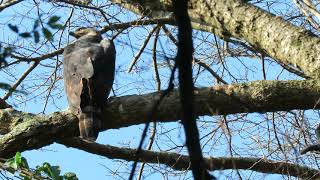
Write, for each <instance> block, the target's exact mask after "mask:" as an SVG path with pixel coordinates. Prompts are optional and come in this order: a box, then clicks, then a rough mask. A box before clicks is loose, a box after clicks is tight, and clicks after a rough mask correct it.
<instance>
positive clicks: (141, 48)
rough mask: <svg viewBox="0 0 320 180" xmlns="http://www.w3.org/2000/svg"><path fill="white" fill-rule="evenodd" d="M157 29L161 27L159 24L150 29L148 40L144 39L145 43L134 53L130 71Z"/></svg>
mask: <svg viewBox="0 0 320 180" xmlns="http://www.w3.org/2000/svg"><path fill="white" fill-rule="evenodd" d="M157 29H159V26H156V27H154V28H153V29H152V30H151V31H150V33H149V34H148V36H147V38H146V40H145V41H144V43H143V44H142V46H141V47H140V49H139V51H138V52H137V54H136V55H134V57H133V60H132V61H131V64H130V66H129V68H128V73H129V72H131V70H132V68H133V66H134V65H135V64H136V63H137V61H138V59H139V57H140V56H141V54H142V52H143V51H144V49H145V48H146V46H147V44H148V42H149V40H150V38H151V36H152V35H153V33H154V32H155V31H156V30H157Z"/></svg>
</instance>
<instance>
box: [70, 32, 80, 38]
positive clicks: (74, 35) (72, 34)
mask: <svg viewBox="0 0 320 180" xmlns="http://www.w3.org/2000/svg"><path fill="white" fill-rule="evenodd" d="M69 35H70V36H73V37H75V38H79V36H78V35H77V34H76V33H75V32H69Z"/></svg>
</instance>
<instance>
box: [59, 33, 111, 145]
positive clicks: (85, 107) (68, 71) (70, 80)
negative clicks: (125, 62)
mask: <svg viewBox="0 0 320 180" xmlns="http://www.w3.org/2000/svg"><path fill="white" fill-rule="evenodd" d="M70 35H72V36H74V37H76V38H77V40H76V41H75V42H74V43H71V44H70V45H68V46H67V47H66V48H65V50H64V53H63V56H64V61H63V67H64V69H63V76H64V86H65V91H66V94H67V99H68V102H69V109H70V110H71V111H72V112H73V113H74V114H76V115H77V116H78V119H79V131H80V137H82V138H83V139H87V140H90V141H95V140H96V138H97V137H98V133H99V129H100V128H101V118H102V117H101V112H102V108H103V106H104V104H105V102H106V99H107V97H108V96H109V93H110V90H111V88H112V84H113V80H114V71H115V56H116V50H115V46H114V44H113V42H112V41H110V40H106V39H104V40H102V36H101V34H100V32H98V31H96V30H94V29H91V28H79V29H78V30H76V31H75V32H73V33H70Z"/></svg>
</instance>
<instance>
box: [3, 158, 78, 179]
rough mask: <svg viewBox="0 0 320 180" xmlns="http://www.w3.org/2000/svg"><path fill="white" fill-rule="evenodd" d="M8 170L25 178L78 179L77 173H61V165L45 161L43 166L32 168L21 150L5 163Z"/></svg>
mask: <svg viewBox="0 0 320 180" xmlns="http://www.w3.org/2000/svg"><path fill="white" fill-rule="evenodd" d="M5 165H6V166H7V167H8V168H7V169H8V171H10V172H11V173H19V176H20V177H22V178H23V179H25V180H29V179H30V180H31V179H39V178H40V179H53V180H77V179H78V178H77V176H76V174H74V173H72V172H67V173H65V174H64V175H61V170H60V167H59V166H51V165H50V163H48V162H45V163H43V164H42V165H41V166H36V169H31V168H30V167H29V165H28V162H27V159H26V158H24V157H22V156H21V153H20V152H17V153H16V155H15V156H14V157H12V158H10V159H8V160H7V161H6V163H5Z"/></svg>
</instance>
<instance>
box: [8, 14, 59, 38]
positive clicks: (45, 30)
mask: <svg viewBox="0 0 320 180" xmlns="http://www.w3.org/2000/svg"><path fill="white" fill-rule="evenodd" d="M59 20H60V17H59V16H52V17H50V18H49V20H48V21H47V22H46V23H42V21H40V19H36V20H35V21H34V24H33V29H32V31H30V32H20V31H19V28H18V26H16V25H12V24H8V27H9V28H10V29H11V30H12V31H13V32H15V33H17V34H18V35H19V36H20V37H22V38H31V37H33V38H34V42H35V43H38V42H39V41H40V32H42V35H43V36H44V37H45V38H46V39H47V40H49V41H52V40H53V35H52V32H51V31H50V29H58V30H59V29H63V28H64V26H63V25H62V24H59V23H58V21H59ZM40 23H41V24H40ZM40 25H41V26H40Z"/></svg>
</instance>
